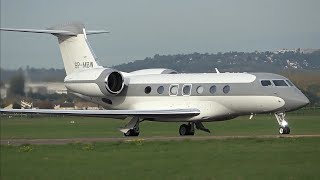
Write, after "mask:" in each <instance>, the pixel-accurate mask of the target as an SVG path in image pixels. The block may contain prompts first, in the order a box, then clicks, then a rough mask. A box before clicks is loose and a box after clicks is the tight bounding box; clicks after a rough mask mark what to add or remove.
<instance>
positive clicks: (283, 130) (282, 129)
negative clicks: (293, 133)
mask: <svg viewBox="0 0 320 180" xmlns="http://www.w3.org/2000/svg"><path fill="white" fill-rule="evenodd" d="M279 134H290V128H289V127H287V126H286V127H280V128H279Z"/></svg>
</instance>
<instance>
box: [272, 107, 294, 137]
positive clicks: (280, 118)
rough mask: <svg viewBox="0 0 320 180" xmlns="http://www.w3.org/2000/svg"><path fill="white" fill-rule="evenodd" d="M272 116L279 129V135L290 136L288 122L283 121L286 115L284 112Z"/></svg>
mask: <svg viewBox="0 0 320 180" xmlns="http://www.w3.org/2000/svg"><path fill="white" fill-rule="evenodd" d="M274 116H275V117H276V119H277V121H278V124H279V126H280V128H279V134H290V128H289V124H288V122H287V121H286V120H285V116H286V114H285V113H284V112H281V113H275V114H274Z"/></svg>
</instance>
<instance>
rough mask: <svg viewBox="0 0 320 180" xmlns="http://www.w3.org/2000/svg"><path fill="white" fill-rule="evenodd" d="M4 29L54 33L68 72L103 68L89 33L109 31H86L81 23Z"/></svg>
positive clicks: (5, 29) (8, 29)
mask: <svg viewBox="0 0 320 180" xmlns="http://www.w3.org/2000/svg"><path fill="white" fill-rule="evenodd" d="M0 30H2V31H14V32H29V33H44V34H52V35H54V36H56V37H57V38H58V42H59V47H60V51H61V55H62V59H63V64H64V67H65V70H66V74H67V75H69V74H71V73H73V72H75V71H78V70H83V69H91V68H102V66H100V65H99V64H98V62H97V58H96V56H95V55H94V53H93V51H92V49H91V47H90V44H89V42H88V41H87V35H91V34H101V33H109V32H108V31H105V30H98V31H86V29H85V27H84V25H83V24H81V23H70V24H64V25H57V26H54V27H51V28H48V29H43V30H42V29H12V28H0Z"/></svg>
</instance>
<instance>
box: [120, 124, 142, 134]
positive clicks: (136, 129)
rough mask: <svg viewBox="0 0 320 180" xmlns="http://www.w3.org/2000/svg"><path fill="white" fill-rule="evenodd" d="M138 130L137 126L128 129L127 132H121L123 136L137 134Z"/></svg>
mask: <svg viewBox="0 0 320 180" xmlns="http://www.w3.org/2000/svg"><path fill="white" fill-rule="evenodd" d="M139 133H140V130H139V126H137V127H134V128H133V129H130V130H129V131H128V132H127V133H123V134H124V136H139Z"/></svg>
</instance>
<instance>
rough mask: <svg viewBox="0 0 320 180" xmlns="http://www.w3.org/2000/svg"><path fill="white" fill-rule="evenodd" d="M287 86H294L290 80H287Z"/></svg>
mask: <svg viewBox="0 0 320 180" xmlns="http://www.w3.org/2000/svg"><path fill="white" fill-rule="evenodd" d="M286 82H287V84H289V86H294V84H293V83H292V82H291V81H290V80H286Z"/></svg>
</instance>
